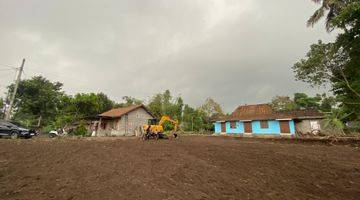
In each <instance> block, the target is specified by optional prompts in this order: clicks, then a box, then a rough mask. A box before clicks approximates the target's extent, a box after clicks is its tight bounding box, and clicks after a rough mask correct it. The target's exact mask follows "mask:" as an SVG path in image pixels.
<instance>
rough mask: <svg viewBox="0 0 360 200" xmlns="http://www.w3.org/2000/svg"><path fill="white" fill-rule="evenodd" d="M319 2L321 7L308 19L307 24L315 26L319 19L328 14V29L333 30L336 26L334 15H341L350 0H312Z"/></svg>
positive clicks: (326, 22)
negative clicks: (333, 21)
mask: <svg viewBox="0 0 360 200" xmlns="http://www.w3.org/2000/svg"><path fill="white" fill-rule="evenodd" d="M311 1H313V2H315V3H317V4H320V5H321V6H320V8H319V9H317V10H316V11H315V12H314V14H313V15H312V16H311V17H310V18H309V19H308V21H307V25H308V26H314V25H315V24H316V23H317V22H319V20H320V19H321V18H322V17H324V16H325V14H326V21H325V24H326V29H327V30H328V31H332V30H333V29H334V28H335V27H334V24H333V23H332V20H333V19H334V17H336V16H337V15H339V13H340V11H341V10H342V9H343V8H344V7H345V6H346V4H347V3H348V2H350V1H349V0H311Z"/></svg>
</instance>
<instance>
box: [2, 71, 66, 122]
mask: <svg viewBox="0 0 360 200" xmlns="http://www.w3.org/2000/svg"><path fill="white" fill-rule="evenodd" d="M13 90H14V84H12V85H10V86H9V87H8V95H9V94H11V93H12V92H13ZM62 94H63V92H62V83H59V82H50V81H49V80H47V79H46V78H44V77H42V76H35V77H33V78H31V79H28V80H22V81H21V82H20V83H19V87H18V90H17V93H16V96H15V104H14V108H15V109H14V111H15V114H14V120H17V121H20V122H23V123H26V124H28V125H29V124H30V125H42V124H46V123H48V122H50V121H53V120H54V119H55V116H56V113H57V111H58V109H57V105H58V104H59V101H60V97H61V95H62Z"/></svg>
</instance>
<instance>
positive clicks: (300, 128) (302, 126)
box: [295, 119, 322, 134]
mask: <svg viewBox="0 0 360 200" xmlns="http://www.w3.org/2000/svg"><path fill="white" fill-rule="evenodd" d="M310 121H317V122H318V124H319V125H320V124H321V123H322V120H321V119H311V120H310V119H304V120H300V121H297V122H296V123H295V130H296V132H299V133H301V134H310V133H311V131H312V130H311V125H310ZM320 129H321V127H320Z"/></svg>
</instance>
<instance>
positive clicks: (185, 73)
mask: <svg viewBox="0 0 360 200" xmlns="http://www.w3.org/2000/svg"><path fill="white" fill-rule="evenodd" d="M316 8H317V5H316V4H314V3H312V2H311V1H310V0H176V1H175V0H171V1H170V0H97V1H95V0H76V1H73V0H52V1H44V0H0V64H7V65H13V66H19V65H20V63H21V59H22V58H26V60H27V61H26V65H25V78H30V77H31V76H33V75H37V74H42V75H44V76H46V77H47V78H49V79H50V80H52V81H60V82H62V83H64V90H65V91H66V92H67V93H69V94H74V93H76V92H100V91H102V92H104V93H106V94H107V95H109V97H111V98H112V99H113V100H115V101H121V97H122V96H125V95H128V96H133V97H137V98H141V99H145V100H146V99H149V98H150V96H151V95H152V94H154V93H157V92H162V91H163V90H165V89H170V90H171V91H172V93H173V94H174V95H175V96H176V95H181V96H182V97H183V98H184V100H185V102H186V103H189V104H191V105H193V106H197V105H199V104H201V103H202V102H203V101H204V100H205V99H206V98H207V97H213V98H214V99H216V100H217V101H218V102H219V103H221V104H222V106H223V107H224V108H225V111H227V112H231V111H232V110H233V109H234V108H235V107H236V106H238V105H239V104H245V103H247V104H252V103H264V102H268V101H270V100H271V98H272V97H273V96H275V95H290V94H292V93H294V92H306V93H309V94H314V93H316V92H319V89H312V88H310V87H308V86H307V85H306V84H304V83H301V82H296V81H295V80H294V74H293V72H292V70H291V66H292V65H293V64H294V63H295V62H296V61H297V60H298V59H300V58H303V57H304V55H305V53H306V52H307V51H308V49H309V45H310V44H312V43H315V42H316V41H317V40H318V39H323V40H325V41H329V40H333V39H334V34H333V35H332V34H328V33H327V32H326V31H325V29H324V25H323V24H322V23H320V24H318V25H317V26H315V27H314V28H307V27H306V20H307V18H308V17H309V16H310V15H311V14H312V13H313V12H314V10H315V9H316ZM3 69H6V68H5V67H3V66H0V93H1V95H2V96H3V93H4V91H5V89H4V88H5V86H6V85H8V84H10V83H11V82H12V81H13V80H14V76H15V72H14V71H4V70H3ZM1 70H2V71H1Z"/></svg>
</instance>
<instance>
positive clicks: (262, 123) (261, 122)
mask: <svg viewBox="0 0 360 200" xmlns="http://www.w3.org/2000/svg"><path fill="white" fill-rule="evenodd" d="M260 128H269V122H268V121H266V120H262V121H260Z"/></svg>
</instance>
